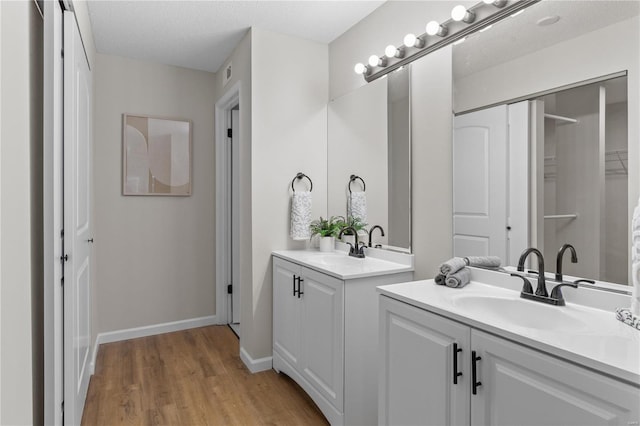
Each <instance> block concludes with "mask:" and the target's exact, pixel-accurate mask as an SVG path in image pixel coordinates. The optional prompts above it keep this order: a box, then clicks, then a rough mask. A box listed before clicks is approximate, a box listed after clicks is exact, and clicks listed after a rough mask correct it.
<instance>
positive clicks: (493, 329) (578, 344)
mask: <svg viewBox="0 0 640 426" xmlns="http://www.w3.org/2000/svg"><path fill="white" fill-rule="evenodd" d="M483 275H484V277H483V279H486V276H487V274H483ZM502 275H504V274H502ZM472 276H473V275H472ZM496 277H497V280H501V279H502V278H500V277H498V276H496ZM507 277H508V276H507ZM516 280H517V281H519V280H518V279H517V278H516ZM520 283H521V281H520ZM534 286H535V285H534ZM563 290H564V289H563ZM378 291H379V292H380V293H381V294H383V295H385V296H388V297H391V298H393V299H396V300H400V301H402V302H405V303H408V304H410V305H413V306H416V307H419V308H422V309H425V310H428V311H431V312H433V313H436V314H439V315H442V316H445V317H448V318H450V319H453V320H455V321H459V322H461V323H463V324H466V325H468V326H471V327H473V328H477V329H480V330H484V331H487V332H489V333H492V334H495V335H498V336H500V337H504V338H507V339H509V340H512V341H515V342H517V343H521V344H523V345H527V346H530V347H532V348H534V349H538V350H541V351H544V352H547V353H550V354H553V355H555V356H558V357H561V358H564V359H567V360H569V361H572V362H574V363H577V364H579V365H582V366H585V367H589V368H592V369H595V370H598V371H601V372H603V373H606V374H608V375H611V376H614V377H616V378H619V379H622V380H625V381H627V382H630V383H634V384H635V385H636V386H639V385H640V330H635V329H633V328H632V327H630V326H628V325H626V324H623V323H622V322H620V321H618V320H617V319H616V317H615V312H613V311H609V310H603V309H597V308H594V307H590V306H585V305H581V304H576V303H571V302H569V301H567V305H566V306H552V305H546V304H544V303H540V302H535V301H529V300H525V299H519V301H514V300H513V298H514V297H518V298H519V290H517V291H514V290H513V289H508V288H503V287H500V286H494V285H488V284H484V283H482V282H478V281H473V280H472V281H471V282H470V283H469V284H468V285H467V286H465V287H463V288H461V289H458V288H449V287H445V286H439V285H436V284H435V283H434V281H433V280H424V281H414V282H409V283H401V284H392V285H386V286H381V287H378ZM570 291H573V289H567V290H565V292H566V293H567V294H568V293H569V292H570ZM576 291H577V292H580V291H581V289H578V290H576ZM478 297H480V298H483V297H488V298H494V297H495V299H496V303H495V305H496V308H497V309H490V308H488V309H482V308H480V307H479V306H477V305H476V306H474V305H473V302H474V300H478V299H477V298H478ZM565 297H566V296H565ZM474 298H476V299H474ZM465 299H466V300H465ZM503 299H510V301H511V302H513V303H511V306H517V307H518V308H526V309H518V312H515V313H514V315H519V317H518V318H519V321H517V322H518V323H511V322H510V321H508V320H505V315H509V313H508V312H505V311H506V309H505V310H504V311H503V310H502V309H500V307H501V306H502V305H500V303H502V302H501V300H503ZM567 299H568V298H567ZM463 302H466V303H463ZM469 302H471V303H469ZM507 302H508V301H507ZM521 303H524V305H522V304H521ZM531 304H532V305H531ZM504 306H505V307H506V306H507V305H504ZM558 309H561V310H563V311H555V310H558ZM556 318H560V320H559V321H556ZM537 321H538V323H537ZM527 323H528V324H527ZM556 323H557V325H556ZM540 324H542V325H543V327H542V328H537V327H538V325H540ZM545 324H546V325H545ZM545 327H547V328H545Z"/></svg>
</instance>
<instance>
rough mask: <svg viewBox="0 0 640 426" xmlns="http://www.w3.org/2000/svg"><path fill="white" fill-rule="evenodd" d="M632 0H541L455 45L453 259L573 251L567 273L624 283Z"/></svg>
mask: <svg viewBox="0 0 640 426" xmlns="http://www.w3.org/2000/svg"><path fill="white" fill-rule="evenodd" d="M639 13H640V3H638V2H615V4H612V2H607V1H589V2H586V1H583V2H563V1H542V2H540V3H537V4H535V5H533V6H531V7H529V8H527V9H526V10H525V11H524V12H523V13H521V14H519V15H518V16H514V17H510V18H507V19H505V20H503V21H501V22H499V23H498V24H496V25H494V26H493V27H492V28H491V29H490V30H488V31H483V32H478V33H475V34H473V35H471V36H469V37H468V38H467V39H466V40H465V41H464V42H463V43H461V44H458V45H455V46H454V48H453V86H454V112H455V118H454V137H453V139H454V140H453V159H454V160H453V161H454V164H453V169H454V176H453V178H454V185H453V186H454V194H453V195H454V206H453V211H454V220H453V221H454V230H453V233H454V244H453V245H454V255H483V254H497V255H499V256H500V257H502V258H503V260H504V262H505V263H507V264H509V265H515V264H516V263H517V262H518V256H519V253H521V251H522V250H523V249H524V248H526V247H531V246H533V247H538V248H539V249H540V250H541V251H542V252H543V254H544V257H545V260H546V263H545V270H546V271H547V272H555V269H556V268H555V264H556V253H557V252H558V250H559V249H560V247H561V246H562V245H563V244H565V243H570V244H572V245H573V246H575V248H576V250H577V255H578V263H577V264H572V263H571V262H570V261H569V258H570V257H569V256H566V257H567V258H566V259H565V261H564V273H565V274H568V275H571V276H576V277H585V278H590V279H594V280H598V281H608V282H613V283H619V284H628V283H629V282H630V279H629V277H630V263H629V262H630V244H631V243H630V237H629V235H630V220H631V219H630V213H631V212H632V210H633V206H635V205H636V203H637V200H638V182H639V181H640V176H639V174H638V163H637V159H636V158H635V157H634V156H633V155H630V152H631V153H632V154H633V153H635V155H636V156H637V153H638V148H637V144H638V133H639V132H638V122H637V119H629V117H631V114H635V116H636V117H637V113H638V103H639V99H638V93H637V90H638V75H637V72H638V70H640V64H639V62H640V52H639V51H638V50H639V49H638V37H639V32H640V30H639V29H638V24H637V22H638V21H637V15H638V14H639Z"/></svg>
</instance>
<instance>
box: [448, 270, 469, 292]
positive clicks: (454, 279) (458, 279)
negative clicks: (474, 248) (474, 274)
mask: <svg viewBox="0 0 640 426" xmlns="http://www.w3.org/2000/svg"><path fill="white" fill-rule="evenodd" d="M469 281H471V271H470V270H469V269H468V268H462V269H460V270H459V271H458V272H456V273H455V274H450V275H447V277H446V278H445V280H444V283H445V285H446V286H447V287H453V288H462V287H464V286H465V285H467V284H469Z"/></svg>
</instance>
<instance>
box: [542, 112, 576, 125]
mask: <svg viewBox="0 0 640 426" xmlns="http://www.w3.org/2000/svg"><path fill="white" fill-rule="evenodd" d="M544 118H550V119H552V120H558V121H565V122H567V123H577V122H578V120H576V119H575V118H569V117H563V116H561V115H555V114H546V113H545V115H544Z"/></svg>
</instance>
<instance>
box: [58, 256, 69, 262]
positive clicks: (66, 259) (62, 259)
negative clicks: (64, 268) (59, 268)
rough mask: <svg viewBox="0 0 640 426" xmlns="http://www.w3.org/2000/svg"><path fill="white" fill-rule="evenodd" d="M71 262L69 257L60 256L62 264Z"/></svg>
mask: <svg viewBox="0 0 640 426" xmlns="http://www.w3.org/2000/svg"><path fill="white" fill-rule="evenodd" d="M68 261H69V255H68V254H65V255H64V256H60V262H61V263H64V262H68Z"/></svg>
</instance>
